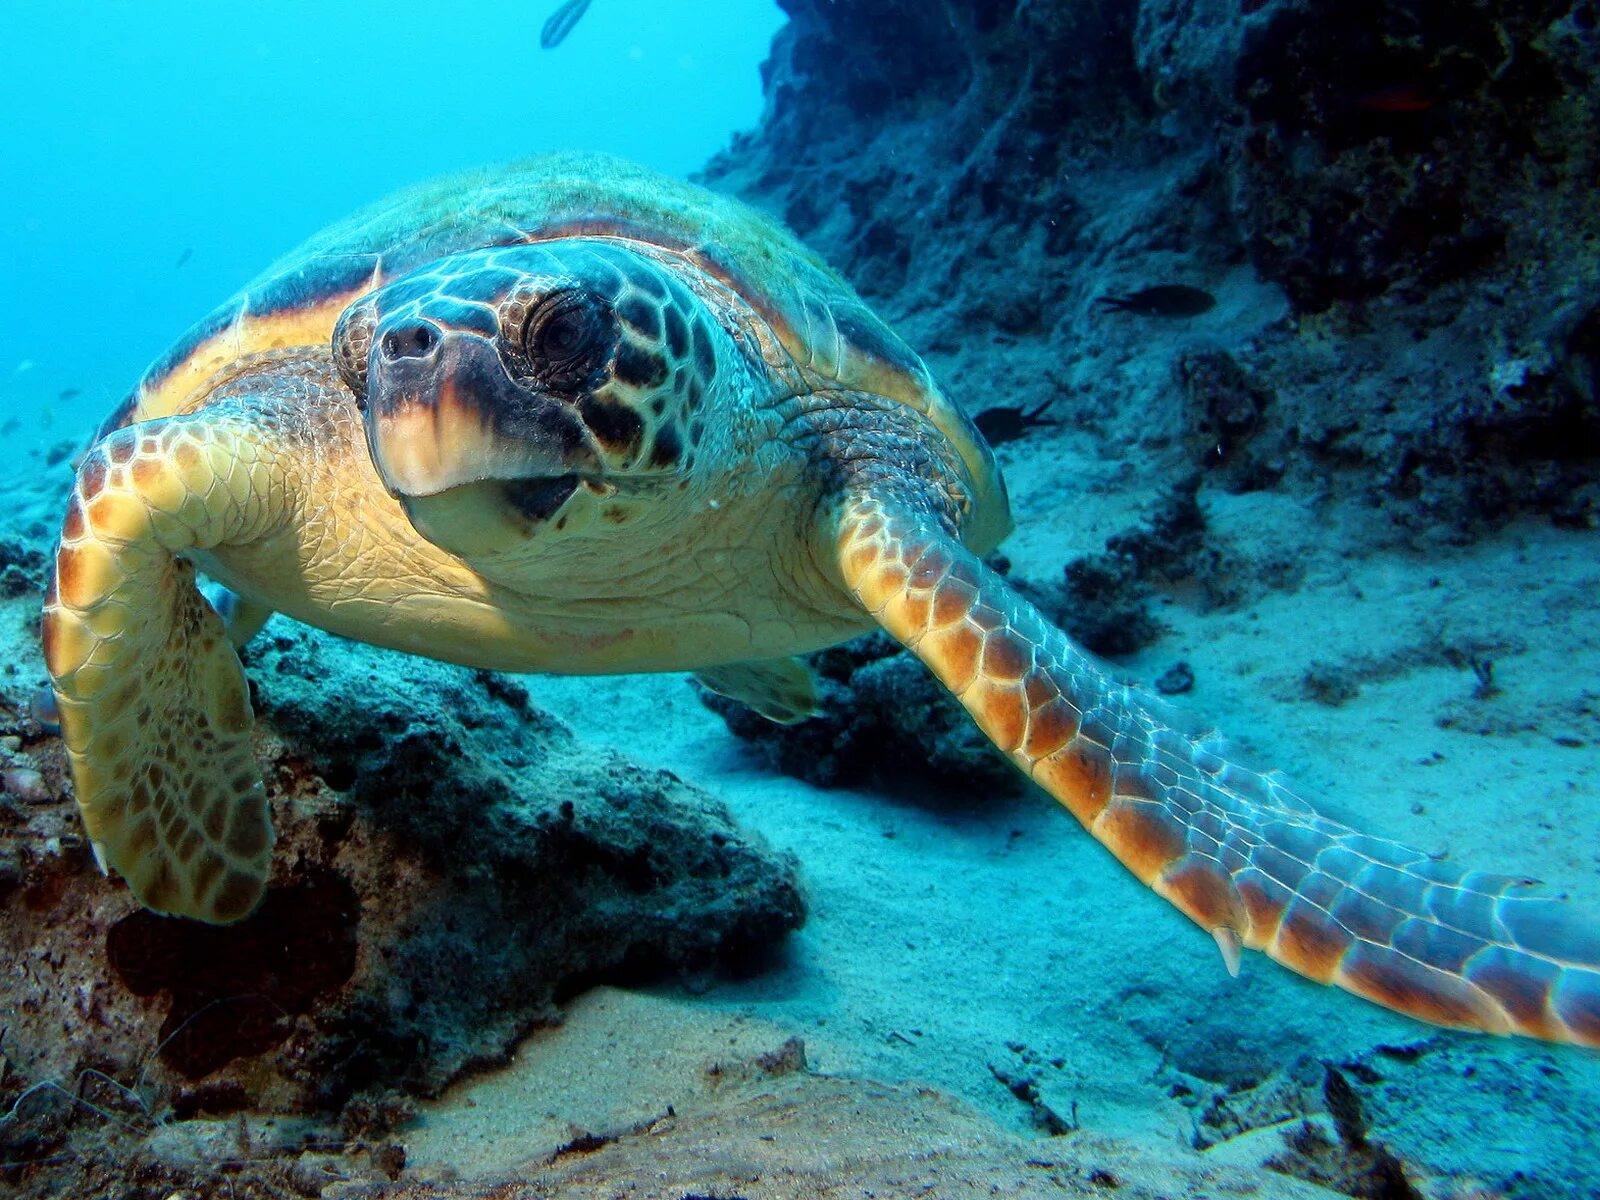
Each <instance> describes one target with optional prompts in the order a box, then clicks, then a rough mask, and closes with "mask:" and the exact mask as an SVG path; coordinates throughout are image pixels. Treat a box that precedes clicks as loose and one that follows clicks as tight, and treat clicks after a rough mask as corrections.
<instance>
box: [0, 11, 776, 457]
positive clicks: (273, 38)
mask: <svg viewBox="0 0 1600 1200" xmlns="http://www.w3.org/2000/svg"><path fill="white" fill-rule="evenodd" d="M555 7H556V0H515V2H513V0H485V2H482V3H475V4H473V5H471V6H470V7H469V6H460V7H456V6H442V5H436V4H424V3H416V2H414V0H409V2H408V0H400V2H396V0H385V2H379V0H352V2H350V3H338V4H327V3H322V2H318V0H285V2H280V3H270V4H259V5H250V6H248V7H245V6H241V5H238V4H217V5H206V4H193V3H182V2H180V0H118V2H111V0H107V2H104V3H100V2H97V3H94V4H92V5H87V6H78V5H64V4H59V3H53V2H48V0H16V2H11V3H7V4H6V6H5V17H6V22H5V36H4V38H3V39H0V113H4V122H5V133H4V135H3V142H0V146H3V153H4V159H5V166H4V169H3V177H4V179H5V181H6V182H5V186H4V187H0V279H3V280H4V287H3V290H0V328H4V330H5V337H4V341H3V343H0V412H3V413H4V414H5V415H11V414H23V415H27V414H32V413H35V412H37V411H39V409H40V408H41V407H44V408H48V410H49V411H50V412H51V416H52V427H53V428H54V429H56V430H64V431H66V432H72V431H74V430H75V429H77V428H79V427H82V426H85V425H87V424H88V423H90V422H93V421H95V420H97V419H98V418H99V416H100V415H102V414H103V412H104V411H105V410H107V409H109V408H110V407H111V406H112V405H113V404H114V403H115V402H116V400H117V399H118V398H119V397H120V395H121V394H123V393H125V392H126V390H127V388H128V387H129V385H130V384H131V383H132V382H133V381H134V380H135V379H136V378H137V377H138V375H139V373H140V371H142V370H143V368H144V366H145V365H146V364H147V363H148V362H149V361H150V360H151V359H153V358H154V357H155V356H156V355H157V354H159V353H160V352H161V351H162V350H163V349H164V348H165V347H166V346H167V345H168V344H169V343H170V342H171V341H172V340H173V339H174V338H175V337H176V336H177V335H178V334H179V333H180V332H182V330H183V329H185V328H186V327H187V326H188V325H189V323H190V322H192V321H193V320H194V319H195V318H196V317H198V316H199V315H201V314H203V313H205V312H206V311H208V310H209V309H210V308H211V307H212V306H213V305H215V304H216V303H217V302H218V301H220V300H221V299H223V298H224V297H226V296H228V295H230V294H231V293H232V292H233V291H234V290H235V289H236V288H237V287H238V286H239V285H240V284H241V283H243V282H244V281H245V280H246V279H248V278H250V277H251V276H253V275H254V274H256V273H257V272H258V271H260V270H261V269H262V268H263V267H264V266H265V265H266V264H267V263H269V262H271V261H273V260H274V259H276V258H277V257H278V256H279V255H280V254H282V253H283V252H284V251H286V250H288V249H289V248H291V247H292V246H294V245H295V244H297V243H298V242H299V241H300V240H301V239H302V238H304V237H305V236H307V235H308V234H310V233H312V232H314V231H315V230H317V229H318V228H320V227H322V226H323V225H326V224H327V223H328V222H330V221H333V220H335V219H337V218H339V217H341V216H344V215H345V214H347V213H348V212H350V211H351V210H352V209H354V208H355V207H357V206H359V205H361V204H364V203H366V202H368V201H371V200H374V199H377V198H378V197H380V196H383V195H385V194H386V193H388V192H390V191H393V190H394V189H395V188H396V187H399V186H402V185H404V184H408V183H412V182H415V181H416V180H418V179H423V178H426V177H428V176H431V175H437V174H440V173H443V172H447V171H451V170H454V169H457V168H460V167H468V166H477V165H482V164H487V163H494V162H502V161H506V160H509V159H514V158H518V157H521V156H523V155H527V154H533V153H537V152H540V151H546V150H555V149H562V148H581V149H589V150H607V151H611V152H613V153H616V154H621V155H624V156H626V157H629V158H633V159H636V160H638V161H640V162H644V163H647V164H649V165H651V166H654V167H657V168H659V169H661V170H665V171H670V172H673V173H675V174H687V173H688V172H690V171H692V170H694V169H695V168H696V167H698V166H699V165H700V164H701V163H703V162H704V161H705V160H706V159H707V158H708V157H709V156H710V155H711V154H712V153H713V152H715V151H716V150H717V149H718V148H719V147H721V146H722V145H724V144H725V143H726V141H727V139H728V137H729V135H730V133H731V132H732V131H734V130H738V129H743V128H748V127H750V126H753V125H754V124H755V122H756V120H757V118H758V117H759V115H760V111H761V94H760V80H759V77H758V74H757V67H758V64H759V63H760V61H761V60H762V59H763V58H764V57H765V55H766V52H767V47H768V45H769V44H770V42H771V39H772V35H773V32H774V31H775V30H776V29H777V28H778V27H779V25H780V24H781V23H782V14H781V13H780V12H779V11H778V9H777V7H776V5H775V4H773V3H772V2H771V0H754V2H752V0H714V2H710V3H689V2H688V0H595V3H593V4H592V5H591V6H590V9H589V11H588V12H587V13H586V14H585V15H584V17H583V19H582V20H581V21H579V22H578V24H577V26H576V28H575V29H574V30H573V31H572V33H571V34H570V36H568V38H567V39H566V40H565V41H564V42H563V43H562V44H561V45H560V46H558V47H557V48H556V49H554V50H550V51H546V50H541V49H540V47H539V29H540V26H541V25H542V24H543V22H544V20H545V18H546V17H547V16H548V15H549V13H550V12H551V11H552V10H553V9H554V8H555ZM68 389H78V391H79V393H80V394H79V395H78V396H76V397H69V398H68V399H67V400H65V401H63V400H60V399H59V396H60V394H61V393H62V392H63V391H66V390H68Z"/></svg>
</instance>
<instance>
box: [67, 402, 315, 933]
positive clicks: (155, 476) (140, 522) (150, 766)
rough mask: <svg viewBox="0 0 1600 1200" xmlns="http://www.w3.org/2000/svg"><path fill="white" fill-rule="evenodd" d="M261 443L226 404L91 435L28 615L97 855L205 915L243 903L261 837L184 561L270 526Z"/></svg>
mask: <svg viewBox="0 0 1600 1200" xmlns="http://www.w3.org/2000/svg"><path fill="white" fill-rule="evenodd" d="M269 438H270V431H269V429H268V428H267V427H266V426H264V425H263V423H262V422H261V421H260V420H259V419H254V420H252V419H250V414H249V413H248V412H247V411H245V410H244V409H242V408H241V407H239V406H238V405H236V404H235V403H231V402H230V403H225V404H219V405H216V406H214V407H212V408H209V409H206V410H204V411H203V412H201V413H198V414H195V415H192V416H184V417H173V418H169V419H166V420H158V421H148V422H144V423H142V424H138V425H132V426H129V427H127V428H125V429H121V430H118V431H116V432H115V433H112V434H110V435H109V436H107V437H106V438H105V439H104V440H103V441H101V442H100V443H99V444H98V445H96V446H95V447H94V448H93V449H92V450H91V451H90V452H89V454H88V455H87V456H86V458H85V459H84V462H83V464H82V465H81V467H80V468H79V471H78V480H77V486H76V489H75V491H74V494H73V498H72V502H71V504H70V506H69V508H68V511H67V517H66V521H65V523H64V525H63V527H62V531H61V544H60V548H59V549H58V550H57V553H56V566H55V575H54V578H53V580H52V583H51V587H50V591H49V594H48V595H47V596H46V599H45V610H44V617H43V622H42V626H41V632H42V637H43V642H44V654H45V662H46V665H47V666H48V667H49V669H50V675H51V678H52V681H53V683H54V687H55V692H56V697H57V700H58V702H59V706H60V713H61V726H62V733H63V736H64V738H65V740H66V745H67V752H68V756H69V758H70V760H71V764H72V775H73V781H74V784H75V786H76V789H77V798H78V805H79V808H80V810H81V812H82V814H83V821H84V826H85V828H86V830H87V831H88V834H89V837H90V839H91V840H92V842H93V844H94V847H95V853H96V855H97V857H98V858H99V859H100V861H101V864H102V865H103V866H106V867H108V868H110V869H112V870H115V871H116V872H117V873H118V874H120V875H122V876H123V878H125V879H126V880H127V881H128V884H129V886H130V887H132V889H133V891H134V894H135V895H136V896H137V897H138V898H139V900H140V901H141V902H142V903H143V904H145V905H146V906H147V907H149V908H152V909H154V910H156V911H158V912H164V913H172V914H176V915H181V916H188V917H198V918H200V919H202V920H207V921H216V922H226V921H235V920H238V919H240V918H241V917H243V916H245V915H246V914H247V913H249V911H250V910H251V909H252V908H253V907H254V906H255V904H256V902H257V901H258V900H259V899H260V898H261V895H262V892H263V890H264V888H265V886H266V879H267V873H268V869H269V867H270V863H271V852H272V840H273V835H272V825H271V820H270V817H269V814H268V811H267V801H266V793H265V791H264V789H263V787H262V783H261V775H260V771H259V769H258V768H257V766H256V763H255V759H254V755H253V753H252V751H251V745H250V732H251V728H252V725H253V719H252V716H251V711H250V697H249V691H248V689H247V687H246V685H245V678H244V672H243V671H242V669H241V668H240V665H239V659H238V656H237V655H236V654H235V652H234V648H233V645H232V643H231V642H230V640H229V638H228V634H227V630H226V629H225V627H224V623H223V621H222V619H221V618H220V617H219V616H218V615H217V612H216V611H215V610H214V609H213V608H212V607H211V605H210V604H209V603H207V601H206V599H205V598H204V597H203V596H202V595H201V593H200V591H199V589H198V588H197V587H196V586H195V570H194V567H193V566H192V565H191V564H190V563H189V562H188V561H186V560H185V559H184V558H183V557H181V556H182V555H184V554H185V553H188V552H191V551H196V550H206V549H210V548H213V547H216V546H219V545H223V544H225V543H227V544H238V543H244V542H250V541H254V540H256V539H257V538H260V537H261V536H263V535H264V534H266V533H268V532H270V531H271V530H273V529H275V528H277V527H278V525H279V524H280V523H281V521H282V519H283V512H284V508H285V505H284V496H283V488H282V481H281V479H280V478H278V476H277V475H276V473H275V472H274V469H273V464H274V451H273V448H272V446H271V445H270V443H269V440H268V439H269Z"/></svg>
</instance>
